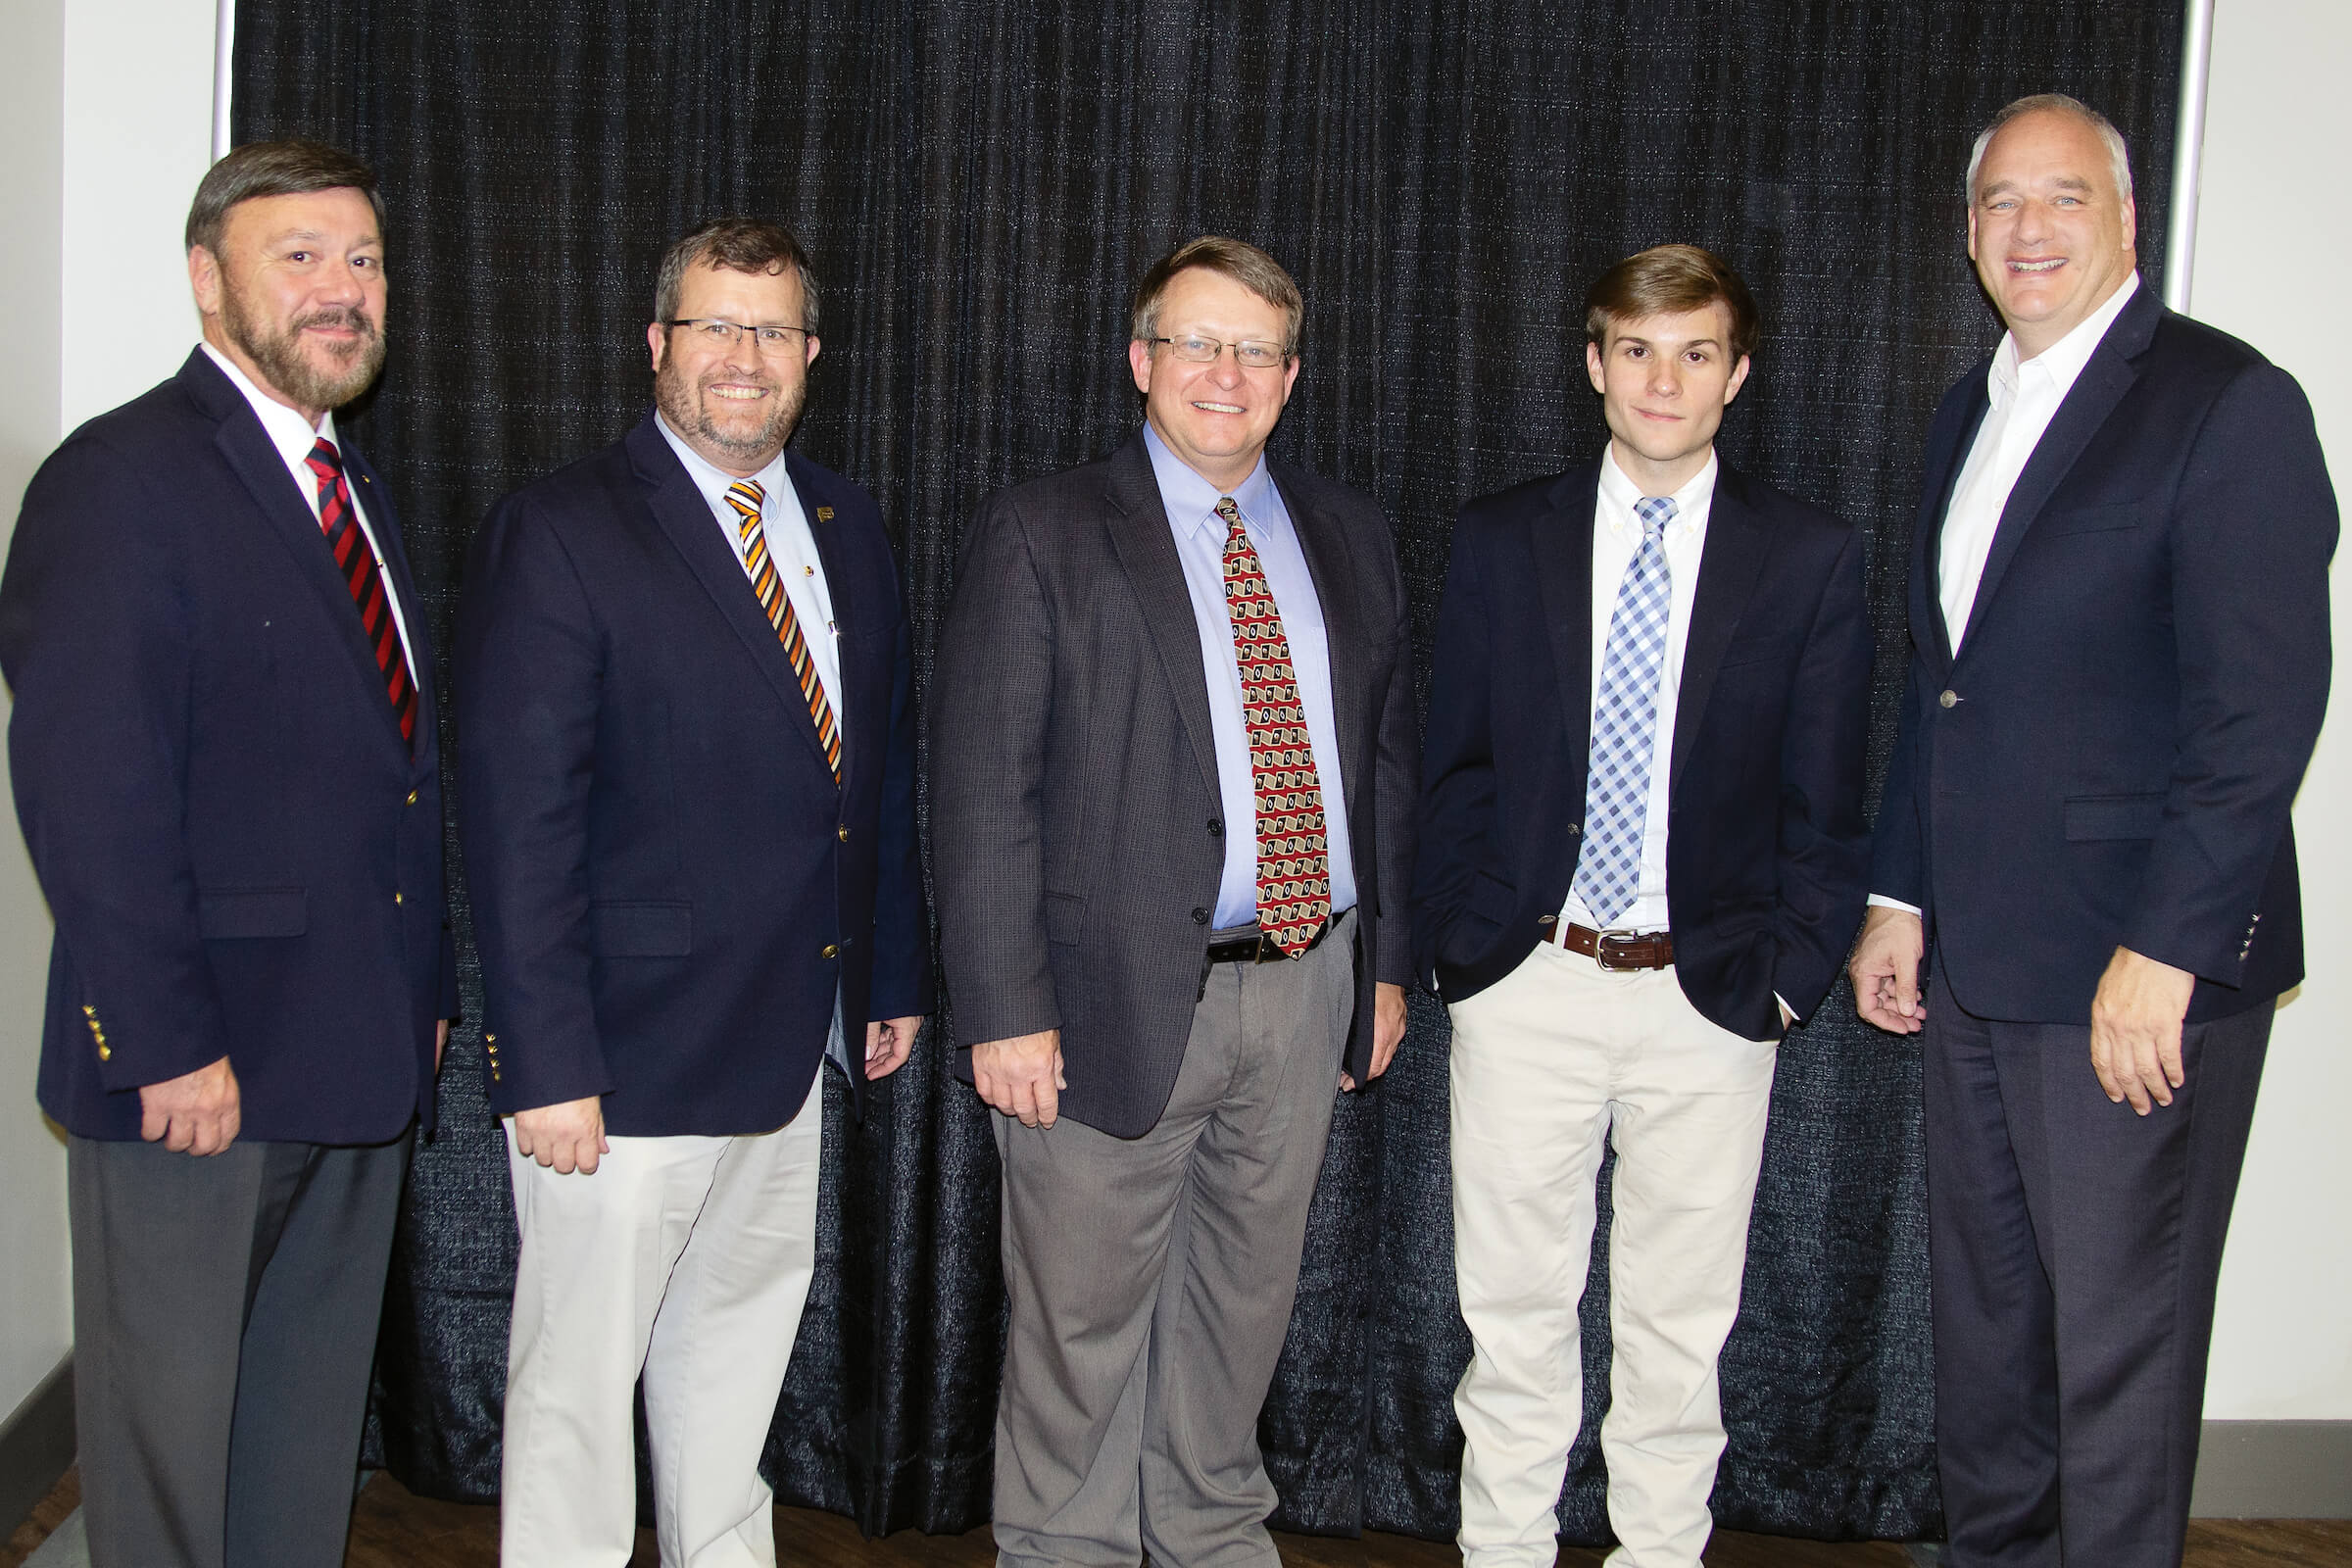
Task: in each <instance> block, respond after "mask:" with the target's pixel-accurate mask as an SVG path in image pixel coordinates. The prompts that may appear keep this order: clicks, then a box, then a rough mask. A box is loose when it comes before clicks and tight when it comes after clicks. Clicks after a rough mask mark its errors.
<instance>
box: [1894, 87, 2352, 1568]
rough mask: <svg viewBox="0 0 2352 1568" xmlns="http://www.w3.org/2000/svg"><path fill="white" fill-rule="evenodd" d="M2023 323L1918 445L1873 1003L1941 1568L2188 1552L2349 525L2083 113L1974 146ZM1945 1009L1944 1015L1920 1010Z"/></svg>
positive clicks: (2291, 919)
mask: <svg viewBox="0 0 2352 1568" xmlns="http://www.w3.org/2000/svg"><path fill="white" fill-rule="evenodd" d="M1968 191H1969V211H1968V251H1969V255H1970V257H1971V258H1973V259H1974V260H1975V262H1976V266H1977V277H1978V279H1979V280H1980V281H1981V282H1982V283H1983V284H1984V285H1985V292H1986V294H1988V295H1989V296H1990V297H1991V299H1992V303H1993V305H1994V307H1995V308H1996V309H1997V310H1998V311H1999V312H2000V316H2001V320H2002V322H2003V323H2004V324H2005V325H2006V326H2007V327H2008V334H2007V336H2005V337H2004V338H2003V339H2002V341H2001V343H2000V345H1999V347H1998V348H1997V349H1996V350H1995V352H1994V353H1993V355H1992V356H1991V358H1990V359H1989V360H1987V361H1986V362H1985V363H1984V364H1982V365H1980V366H1979V367H1978V368H1976V369H1974V370H1972V371H1970V372H1969V374H1968V375H1967V376H1966V377H1965V378H1963V379H1962V380H1961V381H1960V382H1959V384H1958V385H1956V386H1954V387H1953V388H1952V390H1951V391H1950V392H1949V393H1948V394H1946V396H1945V397H1944V400H1943V406H1942V407H1941V408H1940V409H1938V410H1937V411H1936V421H1935V423H1934V424H1933V425H1931V426H1930V427H1929V431H1928V459H1927V472H1926V490H1925V493H1924V494H1923V495H1922V497H1921V501H1920V512H1919V525H1918V530H1917V533H1916V536H1915V539H1914V543H1913V549H1912V556H1911V648H1912V658H1911V677H1910V683H1909V687H1908V689H1907V691H1906V693H1905V696H1904V699H1903V709H1902V724H1901V728H1900V730H1899V731H1898V733H1897V735H1896V739H1895V748H1894V757H1893V760H1892V761H1891V762H1890V763H1889V764H1888V767H1887V789H1886V796H1885V805H1884V806H1883V807H1882V808H1881V809H1880V813H1879V821H1878V831H1877V843H1876V856H1875V864H1874V868H1873V873H1872V899H1871V903H1872V904H1873V905H1874V906H1875V907H1873V908H1872V909H1871V911H1870V920H1869V924H1868V925H1867V926H1866V927H1865V928H1864V930H1863V933H1862V940H1861V942H1860V944H1859V945H1858V946H1857V948H1856V950H1855V954H1854V959H1853V975H1854V994H1855V999H1856V1001H1857V1003H1858V1004H1859V1005H1860V1007H1861V1011H1862V1016H1863V1017H1865V1018H1867V1019H1869V1020H1870V1021H1871V1022H1873V1023H1875V1024H1877V1025H1879V1027H1881V1028H1883V1029H1888V1030H1893V1031H1896V1032H1898V1033H1906V1034H1908V1033H1916V1032H1918V1031H1920V1030H1921V1029H1922V1027H1923V1025H1924V1027H1925V1030H1926V1033H1925V1036H1924V1041H1923V1047H1924V1053H1923V1054H1924V1058H1925V1069H1926V1092H1927V1118H1926V1127H1927V1153H1928V1223H1929V1238H1930V1257H1931V1263H1932V1277H1933V1282H1934V1294H1933V1301H1934V1309H1935V1322H1936V1462H1937V1467H1938V1469H1939V1471H1940V1472H1941V1476H1942V1482H1943V1505H1944V1515H1945V1519H1946V1522H1947V1528H1948V1530H1949V1534H1950V1548H1949V1560H1950V1561H1951V1563H1952V1565H1953V1568H1984V1565H1986V1564H2000V1565H2004V1568H2012V1565H2014V1568H2045V1565H2046V1568H2055V1565H2056V1564H2057V1563H2059V1562H2060V1561H2061V1560H2063V1561H2065V1562H2069V1563H2097V1564H2099V1565H2101V1568H2142V1565H2157V1568H2172V1565H2174V1564H2177V1563H2179V1562H2180V1550H2181V1541H2182V1538H2183V1536H2184V1535H2185V1533H2186V1531H2187V1524H2188V1497H2189V1488H2190V1483H2191V1481H2192V1479H2193V1477H2194V1475H2195V1471H2196V1457H2197V1438H2198V1434H2199V1431H2200V1426H2201V1420H2202V1415H2203V1407H2204V1393H2205V1357H2206V1348H2207V1346H2208V1344H2209V1342H2210V1340H2211V1338H2212V1332H2213V1299H2214V1287H2215V1284H2216V1282H2217V1280H2218V1279H2219V1277H2220V1270H2221V1259H2222V1239H2223V1237H2224V1235H2225V1234H2226V1233H2227V1231H2228V1229H2229V1209H2230V1204H2231V1202H2232V1201H2233V1200H2234V1198H2235V1195H2236V1191H2237V1173H2238V1166H2239V1162H2240V1161H2241V1160H2242V1159H2243V1157H2244V1154H2245V1148H2246V1135H2247V1132H2248V1129H2249V1128H2250V1126H2251V1125H2252V1120H2253V1115H2254V1098H2255V1090H2256V1087H2257V1085H2258V1084H2259V1082H2260V1080H2261V1076H2262V1060H2263V1054H2264V1052H2265V1050H2266V1048H2267V1046H2268V1044H2269V1041H2270V1034H2271V1019H2272V1016H2273V1014H2274V1012H2275V1010H2276V1009H2275V1006H2274V1004H2275V1003H2276V1002H2277V1000H2278V994H2279V993H2280V992H2282V991H2284V990H2285V989H2286V988H2287V987H2289V986H2291V985H2293V984H2295V983H2296V982H2297V981H2298V980H2300V979H2301V978H2302V976H2303V928H2302V909H2301V902H2300V896H2299V892H2298V887H2297V881H2296V874H2295V840H2294V833H2293V830H2292V829H2291V827H2290V826H2289V825H2288V819H2287V811H2288V808H2289V806H2290V805H2291V804H2292V802H2293V800H2294V795H2295V788H2296V786H2297V784H2298V783H2300V782H2301V780H2302V777H2303V768H2304V764H2305V763H2306V762H2308V761H2309V760H2310V759H2311V749H2312V745H2313V742H2314V740H2315V739H2316V737H2317V736H2318V734H2319V728H2320V718H2321V715H2322V714H2323V713H2324V712H2325V711H2326V710H2327V675H2328V666H2329V653H2328V630H2327V561H2328V557H2329V555H2330V554H2331V553H2332V552H2333V550H2334V548H2335V536H2336V509H2335V497H2334V493H2333V492H2332V490H2331V489H2330V488H2329V486H2328V482H2327V463H2326V460H2325V459H2324V458H2323V456H2322V455H2321V452H2320V444H2319V437H2318V435H2317V433H2316V432H2315V430H2314V429H2313V426H2312V418H2311V409H2310V406H2309V405H2308V404H2307V403H2305V402H2304V399H2303V393H2302V390H2301V389H2300V388H2298V387H2297V386H2296V385H2295V383H2294V380H2293V378H2292V377H2290V376H2288V375H2287V374H2286V373H2285V372H2284V371H2282V370H2280V369H2278V368H2276V367H2275V366H2272V365H2271V364H2269V363H2268V362H2267V361H2265V360H2264V359H2263V358H2262V356H2261V355H2259V354H2257V353H2255V352H2254V350H2252V349H2250V348H2248V347H2247V346H2246V345H2245V344H2243V343H2240V342H2238V341H2237V340H2236V339H2234V338H2230V337H2226V336H2224V335H2223V334H2221V333H2219V332H2216V331H2214V330H2213V329H2212V328H2210V327H2207V326H2204V325H2201V324H2199V323H2198V322H2195V321H2192V320H2189V319H2186V318H2185V317H2180V316H2175V315H2174V314H2173V313H2172V312H2170V311H2168V310H2166V309H2164V307H2163V306H2162V305H2161V304H2159V303H2158V301H2157V299H2156V296H2155V295H2154V293H2152V292H2151V291H2150V290H2149V289H2148V288H2147V287H2145V286H2144V285H2143V284H2142V283H2141V281H2140V279H2139V276H2138V274H2137V272H2136V270H2135V269H2134V261H2133V233H2132V229H2133V222H2134V219H2135V213H2134V211H2133V208H2132V203H2131V165H2130V163H2129V161H2128V160H2127V158H2126V157H2125V148H2124V139H2123V137H2122V136H2120V135H2118V134H2117V133H2116V129H2115V127H2114V126H2113V125H2111V124H2109V123H2107V121H2106V120H2105V119H2104V118H2102V117H2101V116H2099V115H2098V114H2096V113H2094V112H2093V111H2091V110H2090V109H2088V108H2086V107H2084V106H2083V105H2082V104H2080V103H2077V102H2076V101H2075V100H2074V99H2072V98H2066V97H2061V96H2059V95H2056V94H2044V95H2040V96H2036V97H2033V98H2024V99H2020V100H2018V101H2017V102H2016V103H2013V104H2011V105H2010V106H2009V107H2008V108H2006V109H2004V110H2003V111H2002V112H2001V113H2000V115H1999V116H1998V117H1996V118H1995V120H1994V121H1993V123H1992V124H1991V125H1989V126H1987V127H1986V128H1985V131H1984V133H1983V134H1982V135H1980V136H1979V137H1978V138H1977V144H1976V150H1975V154H1974V156H1973V158H1972V159H1971V161H1970V164H1969V171H1968ZM1923 996H1924V1006H1923Z"/></svg>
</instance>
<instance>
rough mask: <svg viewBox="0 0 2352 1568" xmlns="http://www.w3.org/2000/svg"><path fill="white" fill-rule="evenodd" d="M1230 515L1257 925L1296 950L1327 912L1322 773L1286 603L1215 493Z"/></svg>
mask: <svg viewBox="0 0 2352 1568" xmlns="http://www.w3.org/2000/svg"><path fill="white" fill-rule="evenodd" d="M1217 515H1218V516H1219V517H1221V518H1223V519H1224V521H1225V528H1226V534H1225V610H1226V613H1227V615H1228V616H1229V617H1230V618H1231V620H1232V622H1233V657H1234V661H1235V662H1237V663H1238V664H1239V665H1240V666H1241V674H1242V727H1243V728H1244V729H1245V730H1247V731H1248V732H1249V736H1250V779H1251V782H1252V784H1253V785H1254V786H1255V794H1256V799H1257V928H1258V930H1259V931H1261V932H1263V933H1264V934H1265V935H1266V936H1268V937H1270V938H1272V939H1273V941H1274V945H1275V946H1276V947H1278V948H1280V949H1282V951H1283V952H1285V953H1287V954H1290V955H1292V956H1294V957H1295V956H1298V955H1299V954H1301V953H1303V952H1305V951H1306V948H1307V944H1309V943H1311V942H1312V941H1314V939H1315V934H1316V933H1317V932H1318V931H1320V930H1322V929H1323V922H1324V921H1326V920H1328V919H1330V918H1331V861H1330V858H1329V850H1330V844H1329V841H1328V838H1327V836H1326V834H1327V829H1326V824H1325V821H1324V816H1323V778H1322V775H1321V774H1320V773H1318V772H1317V771H1316V770H1315V751H1314V743H1313V742H1312V741H1310V740H1309V739H1308V738H1307V733H1306V708H1305V705H1304V704H1302V703H1301V702H1300V701H1299V671H1298V668H1297V666H1295V665H1294V664H1293V663H1292V662H1291V640H1290V638H1289V637H1288V636H1287V635H1285V634H1284V632H1283V629H1282V612H1281V611H1280V610H1279V609H1277V608H1276V607H1275V604H1274V590H1273V589H1272V588H1270V587H1268V586H1267V585H1266V572H1265V567H1264V566H1263V565H1262V564H1260V563H1259V561H1258V559H1257V547H1256V546H1254V545H1252V544H1251V543H1250V535H1249V534H1247V533H1246V532H1244V531H1243V529H1242V509H1241V508H1240V507H1239V506H1238V505H1236V504H1235V502H1234V499H1233V497H1231V496H1220V497H1219V498H1218V499H1217Z"/></svg>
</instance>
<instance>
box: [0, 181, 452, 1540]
mask: <svg viewBox="0 0 2352 1568" xmlns="http://www.w3.org/2000/svg"><path fill="white" fill-rule="evenodd" d="M187 247H188V275H189V280H190V282H191V283H192V285H193V287H194V289H195V294H196V306H197V310H198V312H199V313H200V314H201V316H202V318H203V323H204V324H203V334H204V336H203V342H202V343H201V345H199V347H198V348H197V350H196V352H194V353H193V354H190V355H189V356H188V360H187V363H186V364H185V365H184V366H183V367H181V368H180V371H179V373H178V374H177V375H175V376H173V377H172V379H171V380H169V381H166V382H165V383H164V384H163V385H161V386H159V387H156V388H155V389H154V390H153V391H151V392H148V393H147V394H146V395H144V396H143V397H140V398H138V399H136V400H134V401H132V402H130V403H127V404H124V405H123V407H122V408H119V409H117V410H115V411H114V412H113V413H111V414H106V415H102V416H100V417H97V418H95V419H93V420H91V421H90V422H89V423H87V424H85V425H83V426H82V427H81V428H80V429H79V430H76V431H75V432H74V433H73V436H72V437H71V438H69V439H68V440H67V442H66V444H65V445H64V446H62V447H60V448H59V449H58V450H57V452H56V453H55V454H53V455H52V456H51V457H50V459H49V461H48V462H47V463H45V464H43V465H42V466H41V470H40V472H39V473H38V474H36V475H35V476H34V478H33V481H32V484H31V486H30V487H29V488H28V489H27V490H26V491H25V510H24V513H23V515H21V516H20V517H19V519H18V522H17V532H16V541H15V544H14V545H13V546H12V548H11V549H10V552H9V560H8V574H7V579H6V582H5V584H0V663H5V665H6V666H7V671H8V678H9V682H10V684H11V685H12V686H14V688H15V690H16V699H17V706H16V715H15V717H14V719H13V720H12V721H11V722H10V725H9V760H10V765H11V770H12V775H13V777H14V780H15V783H16V794H17V814H18V816H19V818H20V819H21V820H22V821H23V823H24V827H25V844H26V846H27V847H28V848H29V849H30V850H31V852H32V863H33V869H34V870H35V871H36V872H37V873H38V875H39V877H40V882H41V890H42V892H43V893H45V894H46V895H47V896H48V900H49V907H50V909H51V911H52V912H53V913H54V914H55V916H56V919H57V939H56V944H55V946H54V947H53V949H52V950H51V955H50V962H49V1007H48V1017H47V1021H46V1025H45V1027H44V1030H43V1034H42V1045H41V1071H40V1098H41V1106H42V1108H43V1109H45V1110H46V1111H48V1112H49V1114H50V1115H52V1116H54V1117H55V1118H56V1119H57V1120H58V1122H59V1123H60V1124H61V1125H63V1126H64V1128H65V1129H66V1132H67V1180H68V1187H69V1201H70V1217H71V1224H72V1228H73V1339H74V1410H75V1418H76V1421H77V1424H78V1429H79V1435H80V1453H81V1460H80V1462H81V1495H82V1507H83V1510H84V1513H85V1515H86V1517H87V1520H88V1527H89V1539H90V1550H91V1556H92V1559H93V1560H95V1561H97V1562H99V1563H102V1564H113V1563H124V1564H128V1563H136V1564H139V1565H140V1568H148V1565H151V1564H155V1565H168V1564H190V1565H217V1564H221V1563H246V1562H271V1563H293V1564H318V1565H321V1568H324V1565H329V1564H337V1563H340V1562H342V1560H343V1551H344V1544H345V1539H346V1537H347V1536H348V1534H349V1531H350V1523H351V1499H352V1476H353V1473H354V1471H355V1470H356V1469H357V1467H358V1464H359V1446H360V1426H361V1421H362V1419H363V1416H364V1414H365V1412H366V1408H367V1402H368V1367H369V1365H370V1364H371V1362H372V1360H373V1357H374V1351H375V1330H376V1318H377V1313H378V1309H379V1306H380V1303H381V1301H382V1298H383V1285H384V1269H385V1264H386V1261H387V1259H388V1257H389V1255H390V1252H391V1246H392V1228H393V1221H394V1217H395V1214H396V1211H397V1210H398V1207H399V1203H400V1191H401V1185H402V1182H403V1180H404V1178H405V1176H406V1174H407V1170H408V1152H409V1141H410V1134H411V1129H413V1128H414V1127H415V1126H416V1125H417V1121H418V1120H419V1118H422V1119H423V1120H424V1121H425V1122H427V1123H428V1124H429V1123H430V1121H431V1118H432V1112H433V1075H434V1068H435V1066H436V1064H437V1061H438V1058H439V1053H440V1048H441V1045H442V1043H443V1042H444V1041H445V1040H446V1039H447V1036H448V1026H447V1023H446V1022H445V1021H443V1020H446V1019H447V1018H448V1017H449V1016H450V1015H451V1014H453V1013H454V1012H456V1010H457V966H456V963H455V962H454V960H453V958H452V956H451V952H450V946H449V933H448V928H447V925H446V924H445V922H444V920H443V918H442V914H443V909H442V892H441V832H442V826H441V785H440V754H439V749H438V747H437V745H436V742H435V723H434V716H435V714H434V704H433V695H432V681H431V671H432V667H433V656H432V650H431V649H430V648H429V647H428V646H427V644H426V641H425V618H424V614H423V611H422V607H421V606H420V605H419V603H418V601H417V592H416V588H415V585H414V584H413V583H412V581H411V580H410V575H409V565H408V560H407V557H406V555H405V553H404V552H403V549H402V545H401V534H400V524H399V522H398V521H397V519H395V518H394V516H393V515H392V502H391V498H390V497H389V496H388V495H386V494H385V492H384V488H383V486H382V485H380V484H378V483H377V482H376V480H375V475H374V474H373V473H372V472H371V471H370V470H369V469H368V465H367V463H366V462H365V461H364V460H363V459H362V458H361V457H360V455H359V454H358V453H357V452H356V451H354V450H353V449H352V447H351V445H350V443H349V441H348V440H347V439H345V438H344V437H343V436H342V435H341V433H340V432H338V430H337V429H336V426H335V416H334V411H335V410H336V409H337V408H339V407H341V406H342V405H343V404H345V403H347V402H349V401H350V400H351V399H353V398H355V397H357V396H359V394H360V393H361V392H362V391H364V390H366V388H367V386H368V383H369V382H371V381H373V380H374V379H375V374H376V371H377V369H378V368H379V367H380V366H381V365H382V363H383V342H384V340H383V321H384V277H383V266H384V232H383V212H382V207H381V204H380V203H379V201H378V200H377V198H376V195H375V176H374V175H373V174H372V173H370V172H368V168H367V166H366V165H364V164H362V163H360V162H359V161H358V160H356V159H354V158H352V157H351V156H350V155H348V154H346V153H342V152H339V151H337V150H336V149H334V148H331V147H322V146H319V145H318V144H316V143H312V142H260V143H254V144H251V145H248V146H245V147H241V148H239V149H237V150H236V151H235V152H233V153H231V154H229V155H228V156H227V157H226V158H224V159H222V160H221V161H220V162H219V163H217V164H215V165H214V166H213V168H212V170H211V172H209V173H207V174H206V175H205V177H204V181H203V183H202V184H200V185H199V186H198V187H197V191H196V199H195V202H194V203H193V205H192V206H191V208H190V210H189V213H188V226H187Z"/></svg>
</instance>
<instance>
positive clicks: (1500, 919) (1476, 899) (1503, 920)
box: [1462, 871, 1519, 925]
mask: <svg viewBox="0 0 2352 1568" xmlns="http://www.w3.org/2000/svg"><path fill="white" fill-rule="evenodd" d="M1462 907H1463V908H1465V909H1468V910H1469V911H1470V912H1471V913H1472V914H1475V915H1477V916H1479V917H1480V918H1481V919H1486V920H1492V921H1494V922H1495V924H1496V925H1508V924H1510V920H1511V911H1512V910H1513V909H1515V908H1517V907H1519V890H1518V889H1517V888H1514V887H1512V886H1511V885H1510V884H1509V883H1508V882H1505V881H1503V880H1502V879H1501V878H1500V877H1495V876H1489V875H1488V874H1487V873H1486V872H1484V871H1473V872H1471V873H1470V888H1469V891H1468V892H1467V893H1465V894H1464V895H1463V896H1462Z"/></svg>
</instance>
